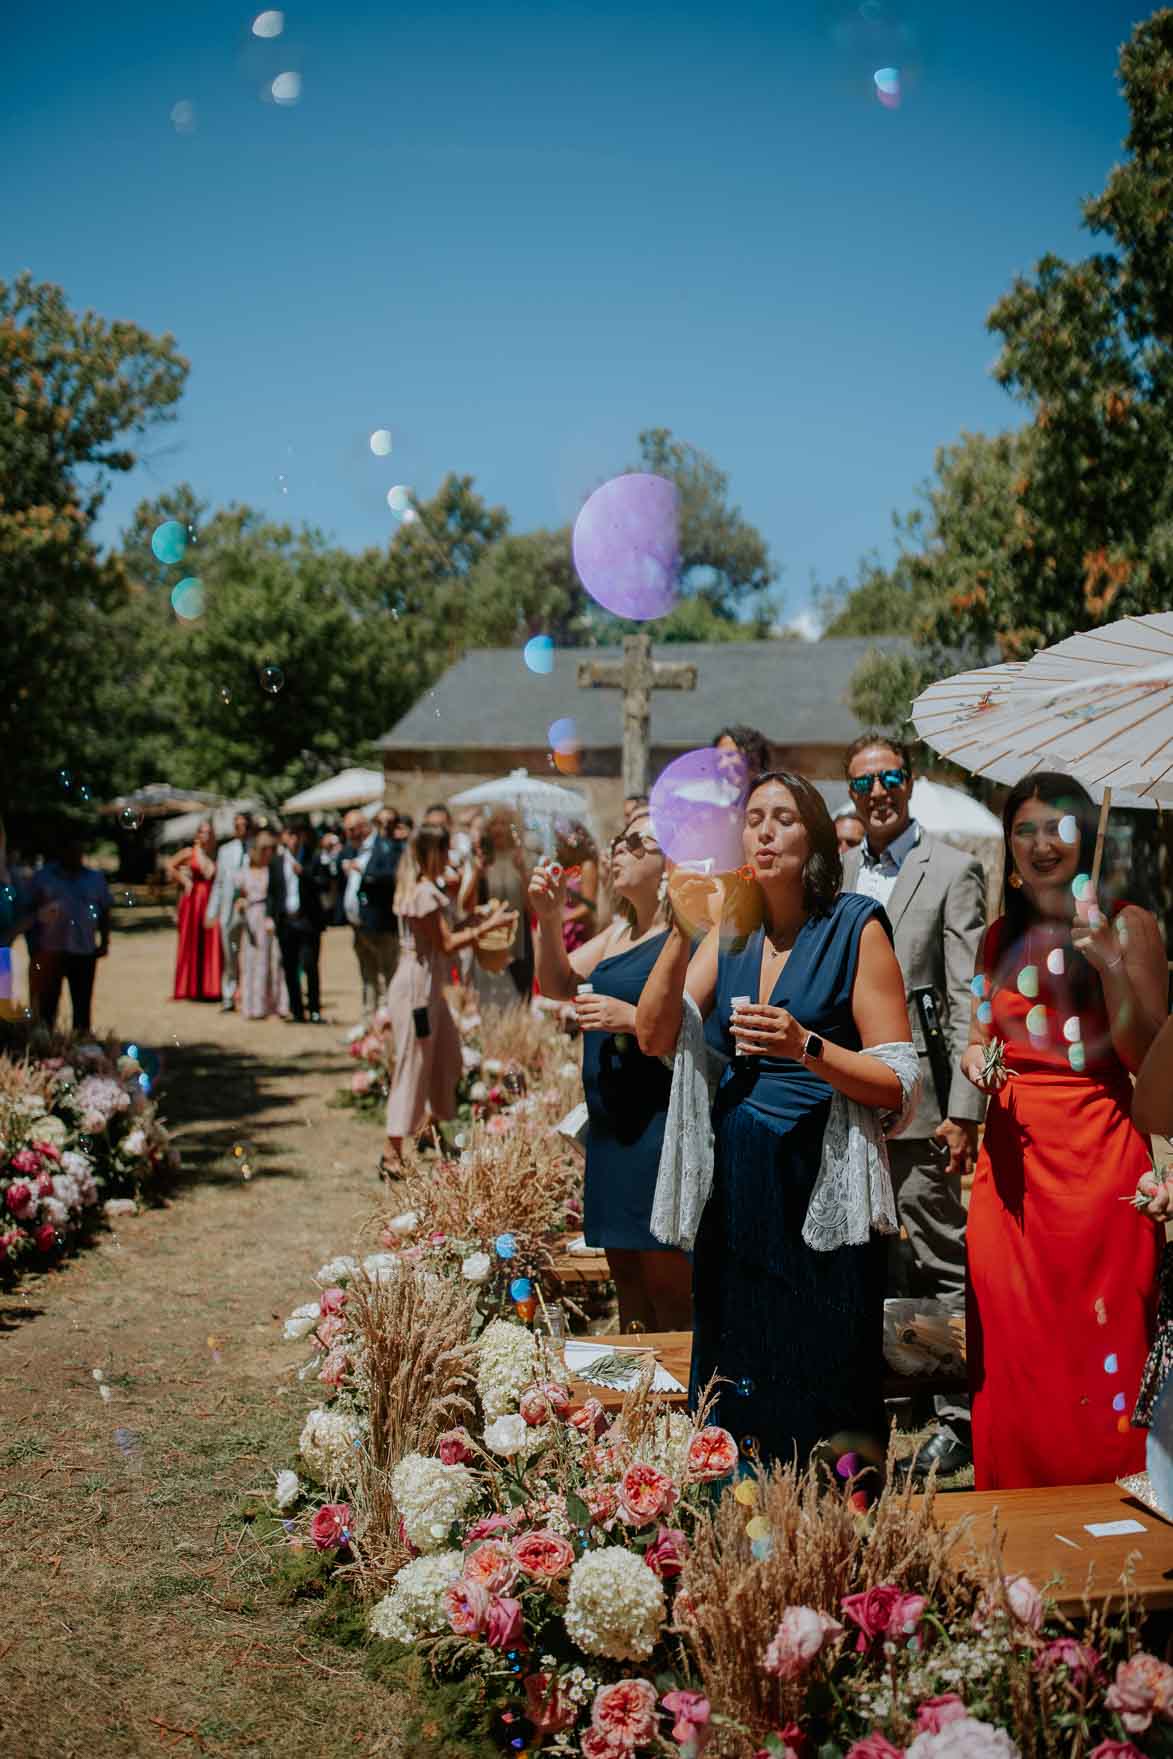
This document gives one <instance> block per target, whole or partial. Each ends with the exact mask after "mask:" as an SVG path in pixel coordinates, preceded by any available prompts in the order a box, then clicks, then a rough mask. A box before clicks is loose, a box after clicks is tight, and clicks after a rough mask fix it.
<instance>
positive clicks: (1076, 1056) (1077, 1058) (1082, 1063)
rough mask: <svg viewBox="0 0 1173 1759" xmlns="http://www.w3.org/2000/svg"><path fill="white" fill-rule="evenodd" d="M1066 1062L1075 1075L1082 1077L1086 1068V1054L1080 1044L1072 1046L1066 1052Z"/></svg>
mask: <svg viewBox="0 0 1173 1759" xmlns="http://www.w3.org/2000/svg"><path fill="white" fill-rule="evenodd" d="M1067 1061H1068V1062H1069V1063H1070V1065H1071V1067H1072V1068H1073V1069H1074V1070H1075V1073H1076V1074H1077V1075H1082V1074H1083V1071H1084V1069H1085V1068H1086V1067H1087V1052H1086V1051H1085V1050H1084V1048H1083V1046H1082V1045H1081V1044H1073V1045H1072V1046H1071V1049H1070V1050H1069V1051H1068V1052H1067Z"/></svg>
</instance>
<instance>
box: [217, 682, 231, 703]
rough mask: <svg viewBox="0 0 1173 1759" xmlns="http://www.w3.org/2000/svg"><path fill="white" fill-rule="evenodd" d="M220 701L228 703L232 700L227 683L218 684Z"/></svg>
mask: <svg viewBox="0 0 1173 1759" xmlns="http://www.w3.org/2000/svg"><path fill="white" fill-rule="evenodd" d="M220 701H221V702H223V703H229V702H231V701H232V692H231V690H229V688H228V686H227V684H221V686H220Z"/></svg>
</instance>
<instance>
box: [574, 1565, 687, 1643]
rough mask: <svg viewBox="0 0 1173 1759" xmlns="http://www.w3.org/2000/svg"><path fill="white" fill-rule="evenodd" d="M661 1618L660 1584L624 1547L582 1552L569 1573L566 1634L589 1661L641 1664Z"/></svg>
mask: <svg viewBox="0 0 1173 1759" xmlns="http://www.w3.org/2000/svg"><path fill="white" fill-rule="evenodd" d="M666 1612H667V1605H666V1602H665V1599H664V1585H663V1583H662V1582H661V1581H660V1578H659V1577H658V1576H657V1575H656V1573H655V1572H654V1571H653V1570H649V1568H648V1566H647V1565H646V1564H645V1563H644V1561H643V1558H642V1557H641V1556H640V1555H639V1553H638V1552H635V1551H628V1550H627V1548H626V1547H625V1546H622V1545H610V1546H607V1547H606V1548H605V1549H604V1550H602V1551H588V1552H585V1553H584V1554H583V1556H582V1557H580V1558H579V1559H578V1561H577V1562H576V1563H575V1565H574V1568H573V1569H572V1570H571V1572H570V1592H569V1595H568V1597H567V1601H566V1615H565V1617H566V1629H567V1631H568V1633H569V1635H570V1636H571V1637H572V1638H573V1639H574V1641H575V1642H576V1643H577V1644H578V1646H579V1648H580V1649H585V1650H586V1652H587V1654H588V1655H606V1656H609V1657H610V1658H611V1660H613V1661H644V1660H646V1659H647V1657H648V1656H649V1655H650V1654H651V1653H652V1650H653V1649H654V1648H655V1647H656V1640H657V1638H658V1637H659V1635H660V1628H661V1626H662V1625H663V1623H664V1618H665V1615H666Z"/></svg>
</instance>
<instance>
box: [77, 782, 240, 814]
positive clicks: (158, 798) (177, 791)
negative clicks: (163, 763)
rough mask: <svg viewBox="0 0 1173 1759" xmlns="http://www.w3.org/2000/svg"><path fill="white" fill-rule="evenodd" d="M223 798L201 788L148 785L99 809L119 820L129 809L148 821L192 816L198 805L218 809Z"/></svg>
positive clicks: (164, 783)
mask: <svg viewBox="0 0 1173 1759" xmlns="http://www.w3.org/2000/svg"><path fill="white" fill-rule="evenodd" d="M221 798H222V796H221V795H219V794H208V793H205V792H204V791H203V790H202V789H200V788H173V787H172V786H171V783H170V782H148V783H147V784H146V786H145V787H142V788H136V789H135V790H134V793H133V794H119V796H118V798H117V799H116V800H108V801H107V802H106V804H105V805H104V806H100V807H99V808H98V810H99V812H103V813H105V814H106V815H107V817H115V816H117V815H118V814H119V813H121V812H123V811H124V810H125V809H126V808H127V807H129V808H130V809H131V810H132V811H133V812H134V813H136V814H137V816H138V819H139V821H140V822H141V821H142V820H143V819H148V818H168V817H170V816H171V815H172V814H173V813H177V812H182V813H190V812H191V811H192V810H193V809H194V808H195V807H197V806H204V807H209V806H218V805H219V804H220V801H221ZM205 816H206V814H205Z"/></svg>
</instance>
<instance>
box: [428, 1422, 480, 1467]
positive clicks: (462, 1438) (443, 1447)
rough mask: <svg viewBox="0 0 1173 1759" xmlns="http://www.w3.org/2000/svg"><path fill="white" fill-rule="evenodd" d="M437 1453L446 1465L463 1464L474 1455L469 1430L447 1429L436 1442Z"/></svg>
mask: <svg viewBox="0 0 1173 1759" xmlns="http://www.w3.org/2000/svg"><path fill="white" fill-rule="evenodd" d="M436 1453H437V1456H438V1457H439V1459H440V1460H441V1461H442V1462H443V1464H444V1465H445V1466H463V1465H464V1463H465V1461H466V1460H471V1459H472V1457H473V1446H472V1437H471V1436H470V1435H469V1433H468V1430H467V1429H449V1430H446V1431H445V1433H444V1434H443V1435H442V1436H441V1437H440V1439H439V1441H438V1442H437V1443H436Z"/></svg>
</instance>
